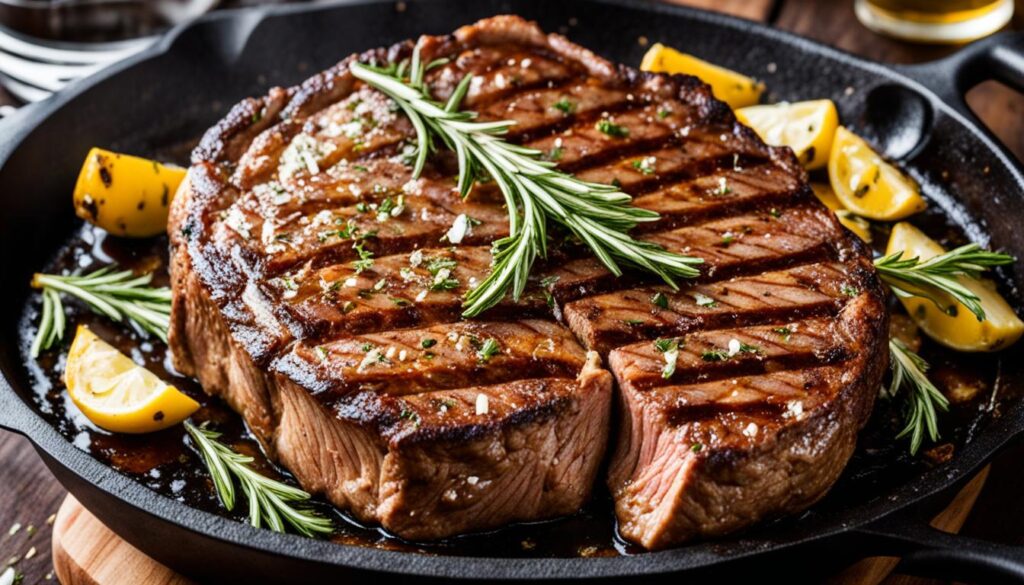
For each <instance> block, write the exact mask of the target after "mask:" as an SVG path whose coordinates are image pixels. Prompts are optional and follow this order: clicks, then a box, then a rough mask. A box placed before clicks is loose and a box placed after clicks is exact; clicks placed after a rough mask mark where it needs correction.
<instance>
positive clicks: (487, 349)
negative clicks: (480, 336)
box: [476, 338, 501, 364]
mask: <svg viewBox="0 0 1024 585" xmlns="http://www.w3.org/2000/svg"><path fill="white" fill-rule="evenodd" d="M500 352H501V346H499V345H498V342H497V341H495V340H494V339H493V338H490V339H488V340H487V341H484V343H483V345H481V346H480V349H479V350H478V351H477V352H476V357H477V359H479V360H480V363H482V364H486V363H487V362H489V361H490V360H491V358H492V357H494V356H496V355H498V354H499V353H500Z"/></svg>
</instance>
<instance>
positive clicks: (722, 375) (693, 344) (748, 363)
mask: <svg viewBox="0 0 1024 585" xmlns="http://www.w3.org/2000/svg"><path fill="white" fill-rule="evenodd" d="M830 322H831V321H830V320H829V319H828V318H813V319H805V320H802V321H798V322H796V323H792V324H791V326H792V328H793V332H792V335H791V338H790V341H789V342H786V343H784V344H779V343H776V342H774V340H773V339H772V336H777V335H778V334H776V333H774V332H773V331H772V330H771V326H758V327H746V328H743V329H720V330H711V331H699V332H694V333H688V334H686V335H683V336H681V337H682V340H683V344H682V345H681V347H680V349H679V358H678V361H677V365H676V370H675V373H674V374H673V376H672V378H671V379H669V380H666V379H664V378H663V377H662V375H661V370H662V367H663V366H664V364H665V362H664V358H663V356H662V354H660V353H659V352H658V351H657V350H656V349H655V348H654V346H653V344H652V343H651V342H639V343H634V344H631V345H628V346H625V347H621V348H618V349H616V350H614V351H613V353H612V354H611V357H610V362H611V364H612V370H613V372H614V373H615V375H616V377H617V378H618V379H619V382H620V383H622V384H628V385H629V387H630V388H632V389H634V390H637V391H640V392H646V391H649V390H652V389H655V388H660V387H665V386H677V385H686V384H696V383H702V382H714V381H718V380H724V379H728V378H736V377H744V376H756V375H762V374H766V373H771V372H778V371H795V370H804V369H811V368H815V367H821V366H822V365H835V364H839V363H842V362H845V361H847V360H849V359H851V358H852V357H853V355H852V354H851V352H850V350H849V349H848V348H847V347H846V346H845V345H844V344H843V341H842V340H841V339H834V338H835V336H833V335H829V336H828V338H826V336H825V335H823V334H822V333H820V331H821V330H825V331H830V326H829V323H830ZM730 339H737V340H739V341H740V342H742V343H748V344H749V345H752V346H754V347H757V348H758V349H759V351H758V352H757V353H750V352H742V351H741V352H740V353H737V354H735V355H733V356H723V357H722V358H721V359H717V360H714V361H712V360H709V359H708V358H705V357H703V356H704V355H710V354H709V353H708V352H718V351H721V352H725V351H727V349H728V341H729V340H730ZM773 351H774V352H776V353H773Z"/></svg>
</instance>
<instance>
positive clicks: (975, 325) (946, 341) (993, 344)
mask: <svg viewBox="0 0 1024 585" xmlns="http://www.w3.org/2000/svg"><path fill="white" fill-rule="evenodd" d="M900 251H902V252H903V256H902V257H903V258H913V257H915V256H917V257H919V258H920V259H921V260H927V259H929V258H932V257H933V256H938V255H939V254H942V253H944V252H945V251H946V250H944V249H943V248H942V246H941V245H939V243H938V242H936V241H935V240H932V239H931V238H929V237H928V236H926V235H925V234H924V233H922V232H921V230H919V229H917V228H915V227H914V226H912V225H910V224H909V223H906V222H900V223H898V224H896V225H894V226H893V227H892V234H891V235H890V236H889V244H888V246H886V250H885V253H886V254H887V255H888V254H895V253H896V252H900ZM959 280H960V283H961V284H962V285H964V286H965V287H967V288H968V289H969V290H970V291H971V292H972V293H974V294H975V295H977V297H978V298H979V299H981V307H982V308H983V309H984V310H985V320H984V321H978V318H977V317H975V316H974V313H971V312H970V311H968V310H967V309H966V308H964V307H962V306H960V305H959V304H958V303H957V302H956V301H955V300H953V299H949V303H948V304H949V306H953V307H956V308H957V309H958V310H956V311H955V314H953V315H950V314H947V313H946V312H944V311H943V310H941V309H939V308H938V307H936V306H935V303H933V302H931V301H930V300H928V299H923V298H920V297H910V298H900V302H901V303H903V307H904V308H906V310H907V313H909V314H910V316H911V318H913V319H914V321H915V322H917V324H918V325H919V326H920V327H921V330H922V331H924V332H925V333H926V334H927V335H928V337H931V338H932V339H934V340H935V341H937V342H939V343H941V344H942V345H945V346H946V347H950V348H952V349H955V350H958V351H995V350H997V349H1001V348H1004V347H1007V346H1009V345H1011V344H1012V343H1014V342H1015V341H1017V340H1018V339H1020V336H1021V334H1022V333H1024V322H1022V321H1021V320H1020V318H1018V317H1017V314H1016V313H1014V311H1013V309H1012V308H1010V305H1009V304H1008V303H1007V302H1006V299H1004V298H1003V297H1002V295H1000V294H999V293H998V292H997V291H996V289H995V284H994V283H992V282H991V281H989V280H975V279H972V278H964V277H961V278H960V279H959ZM943 304H946V303H943Z"/></svg>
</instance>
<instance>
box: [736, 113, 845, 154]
mask: <svg viewBox="0 0 1024 585" xmlns="http://www.w3.org/2000/svg"><path fill="white" fill-rule="evenodd" d="M736 117H737V118H738V119H739V121H740V122H743V123H744V124H746V125H747V126H750V127H751V128H753V129H754V131H755V132H757V134H758V135H759V136H760V137H761V140H764V141H765V142H766V143H768V144H771V145H772V146H788V147H790V148H792V149H793V153H794V154H796V157H797V158H798V159H799V160H800V163H801V164H803V165H804V166H805V167H806V168H808V169H820V168H822V167H824V166H825V165H826V164H828V154H829V151H831V150H832V139H833V138H834V137H835V133H836V128H838V127H839V113H838V112H837V111H836V105H835V104H834V103H832V100H812V101H807V102H796V103H792V104H785V103H783V104H774V105H770V106H749V107H746V108H740V109H738V110H736Z"/></svg>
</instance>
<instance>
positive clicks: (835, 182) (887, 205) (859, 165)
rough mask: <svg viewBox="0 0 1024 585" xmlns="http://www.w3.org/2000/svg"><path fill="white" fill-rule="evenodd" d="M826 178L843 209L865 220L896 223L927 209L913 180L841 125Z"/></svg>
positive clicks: (830, 154) (831, 153)
mask: <svg viewBox="0 0 1024 585" xmlns="http://www.w3.org/2000/svg"><path fill="white" fill-rule="evenodd" d="M828 178H829V181H830V182H831V183H832V189H833V190H834V191H835V193H836V196H837V197H838V198H839V201H841V202H842V204H843V207H845V208H846V209H849V210H850V211H852V212H853V213H856V214H857V215H860V216H863V217H867V218H869V219H877V220H880V221H896V220H899V219H903V218H905V217H908V216H910V215H913V214H915V213H917V212H919V211H923V210H924V209H925V207H927V204H926V203H925V201H924V198H923V197H921V191H920V189H918V186H917V183H915V182H914V181H913V179H911V178H909V177H907V176H906V175H904V174H903V173H902V172H900V170H899V169H897V168H896V167H894V166H893V165H891V164H889V163H887V162H885V161H884V160H882V157H880V156H879V155H878V154H877V153H876V152H875V151H874V150H872V149H871V147H870V146H868V144H867V142H864V139H862V138H860V137H859V136H857V135H856V134H854V133H853V132H850V131H849V130H847V129H846V128H844V127H842V126H840V127H838V128H836V133H835V140H833V142H832V151H831V152H830V153H829V160H828Z"/></svg>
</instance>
